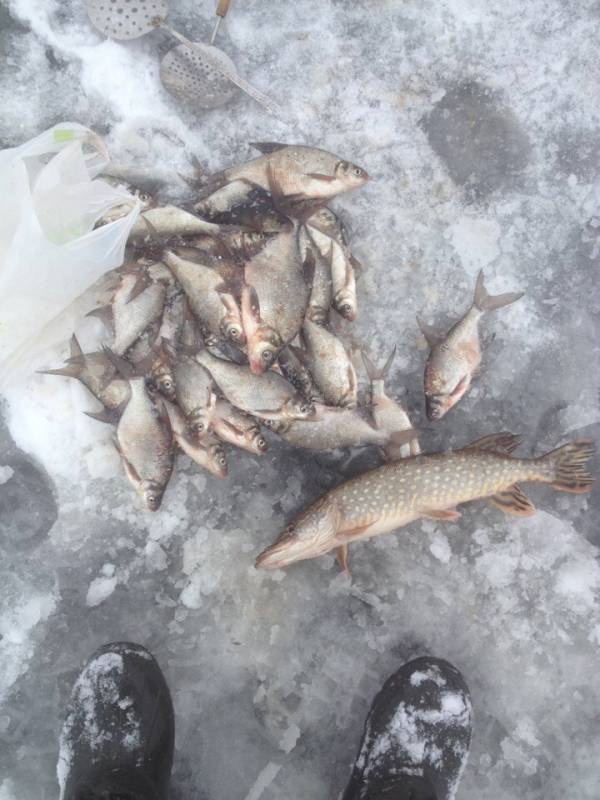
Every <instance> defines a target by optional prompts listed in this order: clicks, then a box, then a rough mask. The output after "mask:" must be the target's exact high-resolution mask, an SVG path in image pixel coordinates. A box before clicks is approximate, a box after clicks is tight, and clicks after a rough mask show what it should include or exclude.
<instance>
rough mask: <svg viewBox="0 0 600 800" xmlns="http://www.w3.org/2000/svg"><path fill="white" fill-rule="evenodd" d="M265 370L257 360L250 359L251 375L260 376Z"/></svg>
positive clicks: (263, 365)
mask: <svg viewBox="0 0 600 800" xmlns="http://www.w3.org/2000/svg"><path fill="white" fill-rule="evenodd" d="M266 368H267V367H266V366H265V364H263V362H262V361H261V360H260V359H259V358H257V359H255V358H251V359H250V372H252V374H253V375H262V374H263V372H264V371H265V370H266Z"/></svg>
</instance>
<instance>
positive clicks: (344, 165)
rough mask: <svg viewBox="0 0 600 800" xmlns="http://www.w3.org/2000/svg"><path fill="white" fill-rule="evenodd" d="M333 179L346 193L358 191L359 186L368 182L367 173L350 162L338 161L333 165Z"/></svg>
mask: <svg viewBox="0 0 600 800" xmlns="http://www.w3.org/2000/svg"><path fill="white" fill-rule="evenodd" d="M335 177H336V178H337V179H338V180H339V181H340V182H341V183H342V184H343V185H344V187H345V188H346V190H347V191H348V190H350V189H358V187H359V186H363V185H364V184H365V183H366V182H367V181H368V180H369V175H368V174H367V172H365V170H364V169H363V168H362V167H358V166H357V165H356V164H352V163H351V162H350V161H338V163H337V164H336V165H335Z"/></svg>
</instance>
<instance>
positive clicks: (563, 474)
mask: <svg viewBox="0 0 600 800" xmlns="http://www.w3.org/2000/svg"><path fill="white" fill-rule="evenodd" d="M594 449H595V448H594V444H593V442H592V440H591V439H577V440H576V441H574V442H569V444H565V445H563V446H562V447H559V448H558V449H556V450H553V451H552V452H551V453H548V454H547V455H545V456H542V458H541V459H540V461H541V462H542V464H544V465H545V467H546V470H547V471H546V473H545V482H546V483H549V484H550V486H552V488H553V489H558V491H560V492H572V493H573V494H584V493H585V492H589V491H591V488H592V485H593V483H594V478H592V476H591V475H590V474H589V472H588V471H587V470H586V463H587V461H588V460H589V459H590V458H591V457H592V455H593V454H594Z"/></svg>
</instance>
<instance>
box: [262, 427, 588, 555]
mask: <svg viewBox="0 0 600 800" xmlns="http://www.w3.org/2000/svg"><path fill="white" fill-rule="evenodd" d="M519 442H520V437H518V436H513V435H512V434H510V433H500V434H496V435H493V436H486V437H484V438H483V439H479V440H478V441H476V442H473V444H471V445H469V446H468V447H465V448H463V449H462V450H458V451H456V452H449V453H437V454H432V455H420V456H414V457H412V458H408V459H404V460H400V461H396V462H394V463H391V464H386V465H384V466H382V467H379V468H378V469H374V470H371V471H370V472H366V473H364V474H363V475H359V476H358V477H356V478H353V479H352V480H349V481H346V482H345V483H342V484H341V485H340V486H337V487H336V488H335V489H332V490H331V491H330V492H328V493H327V494H326V495H325V496H324V497H322V498H321V499H320V500H317V502H316V503H313V505H311V506H310V507H309V508H308V509H307V510H306V511H304V512H303V513H302V514H300V516H298V517H297V519H295V520H294V521H293V522H292V523H291V524H290V525H289V526H288V527H287V528H286V530H285V531H284V532H283V533H282V534H281V536H280V537H279V539H278V540H277V542H275V544H273V545H271V547H268V548H267V549H266V550H265V551H264V552H263V553H261V554H260V555H259V557H258V559H257V561H256V566H257V567H260V568H263V569H277V568H279V567H286V566H288V565H290V564H293V563H294V562H295V561H301V560H303V559H307V558H315V557H316V556H320V555H323V554H324V553H328V552H329V551H330V550H335V551H336V552H337V554H338V557H339V560H340V562H341V563H342V565H343V566H344V567H345V568H346V569H347V565H348V552H347V551H348V546H349V545H350V544H351V543H353V542H356V541H359V540H361V539H369V538H370V537H372V536H376V535H377V534H380V533H389V532H390V531H393V530H395V529H396V528H400V527H402V526H404V525H408V524H409V523H410V522H413V521H414V520H416V519H419V518H420V517H429V518H431V519H435V520H448V521H453V520H457V519H458V518H459V517H460V512H458V511H457V510H456V506H457V505H459V504H460V503H466V502H469V501H470V500H477V499H479V498H487V499H488V500H489V502H490V503H492V505H494V506H496V507H497V508H499V509H501V510H502V511H504V512H505V513H507V514H515V515H517V516H529V515H531V514H533V513H535V508H534V506H533V505H532V504H531V502H530V500H529V499H528V498H527V497H526V495H525V494H524V493H523V491H522V489H521V488H520V486H519V483H520V482H527V481H536V482H540V483H548V484H550V486H552V487H553V488H554V489H558V490H559V491H563V492H574V493H583V492H589V491H590V489H591V486H592V483H593V479H592V478H591V476H590V475H589V474H588V473H587V472H586V471H585V464H586V461H587V460H588V459H589V458H590V456H591V455H592V453H593V446H592V444H591V442H590V441H588V440H581V441H576V442H571V443H570V444H566V445H564V446H563V447H559V448H558V449H557V450H554V451H552V452H551V453H547V454H546V455H544V456H541V457H539V458H531V459H523V458H513V457H512V456H511V453H512V451H513V449H514V448H515V447H516V446H517V445H518V444H519Z"/></svg>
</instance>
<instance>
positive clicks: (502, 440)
mask: <svg viewBox="0 0 600 800" xmlns="http://www.w3.org/2000/svg"><path fill="white" fill-rule="evenodd" d="M521 441H522V437H521V436H519V435H518V434H514V433H509V432H508V431H503V432H502V433H493V434H491V435H490V436H483V437H482V438H481V439H477V440H476V441H474V442H472V443H471V444H470V445H467V447H465V448H464V450H484V451H487V452H489V453H497V454H498V455H501V456H509V455H510V454H511V453H512V451H513V450H515V449H516V448H517V447H518V446H519V445H520V444H521Z"/></svg>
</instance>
